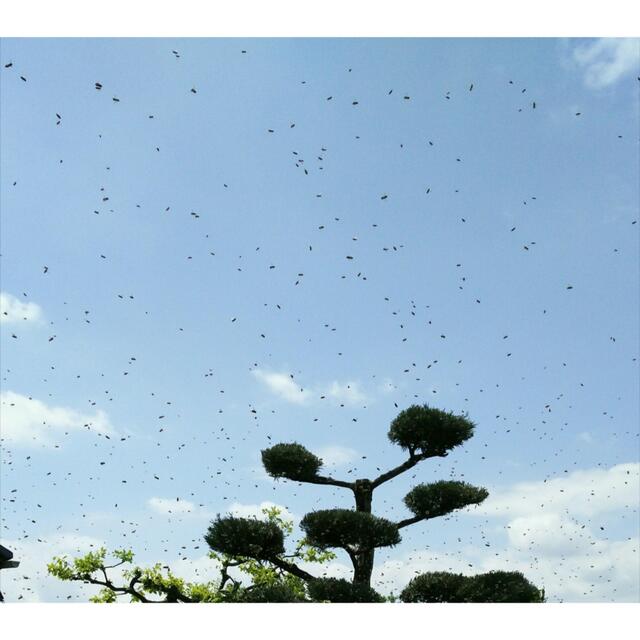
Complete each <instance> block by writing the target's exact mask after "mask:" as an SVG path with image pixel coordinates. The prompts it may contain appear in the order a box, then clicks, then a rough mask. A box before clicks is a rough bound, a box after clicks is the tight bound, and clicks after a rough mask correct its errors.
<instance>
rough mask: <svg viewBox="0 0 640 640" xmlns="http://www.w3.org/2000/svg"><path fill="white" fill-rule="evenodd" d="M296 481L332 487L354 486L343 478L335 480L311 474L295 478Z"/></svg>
mask: <svg viewBox="0 0 640 640" xmlns="http://www.w3.org/2000/svg"><path fill="white" fill-rule="evenodd" d="M289 479H291V478H289ZM296 482H308V483H310V484H330V485H333V486H334V487H344V488H345V489H351V490H353V487H354V483H353V482H346V481H345V480H335V479H334V478H330V477H328V476H313V477H312V478H308V479H305V480H296Z"/></svg>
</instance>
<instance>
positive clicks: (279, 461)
mask: <svg viewBox="0 0 640 640" xmlns="http://www.w3.org/2000/svg"><path fill="white" fill-rule="evenodd" d="M262 464H263V465H264V468H265V470H266V472H267V473H268V474H269V475H270V476H271V477H272V478H288V479H289V480H299V481H304V480H309V479H310V478H313V477H315V476H316V475H317V474H318V471H319V470H320V467H322V460H321V459H320V458H318V457H317V456H314V455H313V453H311V451H308V450H307V449H305V448H304V447H303V446H302V445H301V444H298V443H297V442H292V443H288V444H287V443H282V444H276V445H274V446H273V447H269V448H268V449H264V450H263V451H262Z"/></svg>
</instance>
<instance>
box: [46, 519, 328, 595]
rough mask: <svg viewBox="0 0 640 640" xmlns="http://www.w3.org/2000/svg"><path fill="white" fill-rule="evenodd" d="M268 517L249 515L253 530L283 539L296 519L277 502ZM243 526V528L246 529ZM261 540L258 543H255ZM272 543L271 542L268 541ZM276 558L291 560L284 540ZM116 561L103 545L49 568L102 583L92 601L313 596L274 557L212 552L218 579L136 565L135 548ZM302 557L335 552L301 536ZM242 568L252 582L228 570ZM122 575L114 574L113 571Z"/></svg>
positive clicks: (321, 559) (315, 559)
mask: <svg viewBox="0 0 640 640" xmlns="http://www.w3.org/2000/svg"><path fill="white" fill-rule="evenodd" d="M262 512H263V514H264V515H265V516H266V521H260V520H258V519H257V518H256V519H244V520H242V521H241V523H240V525H239V526H240V527H241V528H242V526H243V525H244V521H245V520H248V521H249V522H251V523H252V524H253V526H254V531H267V532H268V531H270V530H271V529H273V530H275V531H278V532H279V536H280V538H279V539H281V540H282V542H283V543H284V539H285V538H286V537H288V536H290V535H291V534H292V532H293V522H291V521H289V520H286V519H284V518H283V517H282V515H281V511H280V509H278V508H277V507H272V508H265V509H262ZM242 530H243V531H244V529H242ZM225 532H227V533H232V534H233V533H236V532H235V531H233V520H231V522H230V523H229V521H227V528H226V529H225V528H224V527H223V528H222V529H221V531H220V532H219V533H220V535H223V534H224V533H225ZM256 542H257V545H256V544H255V543H256ZM259 544H260V542H259V541H254V546H252V547H251V550H252V551H253V552H254V553H255V555H258V556H259V555H261V554H260V546H259ZM267 544H268V543H267ZM268 549H269V552H270V553H272V552H273V553H275V556H274V558H275V559H277V560H278V559H279V560H280V561H281V562H283V563H284V562H286V559H285V557H284V544H282V547H277V548H276V547H273V546H271V547H268ZM111 556H113V559H114V560H113V561H109V563H107V562H108V561H107V550H106V549H105V548H100V549H98V550H97V551H92V552H89V553H87V554H86V555H84V556H82V557H79V558H74V559H71V560H69V559H68V558H67V557H66V556H62V557H55V558H53V560H52V562H50V563H49V564H48V565H47V569H48V572H49V573H50V574H51V575H53V576H55V577H57V578H59V579H60V580H65V581H76V582H83V583H85V584H94V585H98V586H101V587H102V589H101V591H100V592H99V594H98V595H96V596H94V597H92V598H90V600H91V601H92V602H116V601H117V599H118V598H120V597H123V596H124V597H128V598H129V599H130V601H131V602H143V603H150V602H303V601H306V600H308V594H307V588H306V582H305V581H304V580H302V579H301V578H299V577H297V576H295V575H292V574H291V573H290V572H289V571H286V570H284V569H282V568H280V567H278V566H276V565H274V564H273V563H272V562H269V563H267V562H265V561H264V560H262V559H260V558H256V557H247V556H240V555H238V554H227V553H216V552H215V551H211V552H210V553H209V557H210V558H211V559H212V560H215V561H217V563H218V567H219V573H220V576H219V579H218V580H217V581H214V582H202V583H195V582H187V581H185V580H183V579H182V578H179V577H177V576H175V575H174V574H173V573H172V572H171V570H170V568H169V567H167V566H162V565H161V564H160V563H157V564H155V565H153V566H152V567H147V568H144V567H140V566H137V565H134V563H133V561H134V554H133V552H132V551H131V550H125V549H122V550H115V551H113V552H112V553H111ZM289 557H291V558H296V559H298V560H300V561H303V562H308V563H317V564H323V563H326V562H328V561H329V560H332V559H333V558H334V557H335V554H333V553H332V552H330V551H320V550H318V549H317V548H315V547H311V546H310V545H309V544H308V543H307V541H306V540H304V539H303V540H300V541H299V542H298V543H297V544H296V546H295V549H294V551H293V553H292V554H291V556H289ZM233 567H237V568H238V570H239V571H240V572H241V573H243V574H245V575H246V576H247V577H248V578H249V579H250V582H249V583H248V584H247V585H243V583H242V581H241V580H238V579H237V578H234V577H232V575H231V574H230V573H229V569H231V568H233ZM114 570H118V572H119V574H120V575H119V576H118V577H114V576H113V571H114Z"/></svg>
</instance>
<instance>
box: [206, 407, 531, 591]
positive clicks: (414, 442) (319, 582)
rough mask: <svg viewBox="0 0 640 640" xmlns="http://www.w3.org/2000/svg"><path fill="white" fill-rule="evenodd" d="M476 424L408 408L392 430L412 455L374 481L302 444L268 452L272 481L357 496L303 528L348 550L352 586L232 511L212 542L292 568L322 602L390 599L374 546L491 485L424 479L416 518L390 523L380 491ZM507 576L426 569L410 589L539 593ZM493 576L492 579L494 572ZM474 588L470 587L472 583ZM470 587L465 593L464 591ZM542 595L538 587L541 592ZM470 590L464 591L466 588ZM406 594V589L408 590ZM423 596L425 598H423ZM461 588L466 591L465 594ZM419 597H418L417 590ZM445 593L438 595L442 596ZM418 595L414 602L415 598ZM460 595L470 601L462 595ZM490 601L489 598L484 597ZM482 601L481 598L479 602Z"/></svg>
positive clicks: (416, 495)
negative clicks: (341, 471) (307, 565)
mask: <svg viewBox="0 0 640 640" xmlns="http://www.w3.org/2000/svg"><path fill="white" fill-rule="evenodd" d="M474 427H475V425H474V424H473V422H471V420H469V419H468V417H467V416H466V415H455V414H453V413H451V412H447V411H441V410H440V409H435V408H432V407H429V406H427V405H422V406H419V405H414V406H411V407H409V408H408V409H405V410H404V411H401V412H400V414H399V415H398V416H397V417H396V418H395V420H393V422H392V423H391V427H390V429H389V432H388V437H389V439H390V440H391V442H393V443H395V444H398V445H399V446H400V447H401V448H402V449H403V450H404V451H406V452H407V453H408V457H407V459H406V460H405V461H404V462H402V463H401V464H399V465H398V466H396V467H394V468H392V469H390V470H389V471H386V472H385V473H382V474H381V475H379V476H377V477H376V478H374V479H373V480H371V479H368V478H362V479H359V480H355V481H353V482H347V481H345V480H338V479H335V478H332V477H329V476H325V475H321V473H320V471H321V469H322V460H321V459H320V458H318V457H317V456H315V455H314V454H313V453H311V452H310V451H308V450H307V449H305V448H304V447H303V446H302V445H301V444H299V443H297V442H293V443H281V444H276V445H274V446H272V447H269V448H268V449H265V450H263V451H262V463H263V465H264V468H265V470H266V471H267V473H268V474H269V475H270V476H271V477H273V478H285V479H288V480H294V481H297V482H305V483H310V484H323V485H331V486H335V487H341V488H344V489H348V490H349V491H351V492H352V493H353V496H354V500H355V509H354V510H350V509H326V510H318V511H313V512H311V513H308V514H307V515H306V516H305V517H304V518H303V519H302V521H301V523H300V526H301V528H302V530H303V531H304V532H305V534H306V538H305V540H306V542H307V543H308V544H309V545H311V546H312V547H316V548H318V549H321V550H327V549H342V550H344V551H345V552H346V553H347V555H348V556H349V558H350V560H351V563H352V564H353V579H352V581H351V583H349V582H348V581H345V580H336V579H321V578H317V577H315V576H313V575H311V574H310V573H308V572H306V571H304V570H303V569H301V568H300V567H298V566H297V565H296V564H295V563H293V562H291V561H289V560H288V559H285V558H284V557H283V553H282V549H283V548H282V546H281V544H282V540H281V538H278V534H277V532H276V531H275V530H274V529H269V528H267V527H265V523H259V522H257V521H255V520H253V519H250V518H235V517H232V516H227V517H223V518H220V517H218V519H217V520H215V521H214V522H212V523H211V526H210V527H209V529H208V531H207V534H206V536H205V539H206V541H207V543H208V544H209V546H210V547H211V548H212V549H213V550H214V551H221V552H223V553H232V554H238V555H243V556H248V557H252V558H256V559H258V560H260V561H263V562H268V563H271V564H273V565H274V566H275V567H278V568H279V569H281V570H282V571H287V572H289V573H291V575H293V576H295V577H297V578H300V579H301V580H303V581H305V582H306V583H307V589H308V594H309V596H310V597H311V599H313V600H316V601H330V602H365V601H366V602H378V601H382V600H383V598H382V596H380V594H377V593H376V592H375V591H374V590H373V589H372V588H371V574H372V572H373V566H374V557H375V550H376V549H377V548H379V547H392V546H394V545H396V544H398V543H399V542H400V540H401V537H400V530H401V529H403V528H404V527H407V526H410V525H412V524H415V523H417V522H420V521H422V520H429V519H431V518H437V517H439V516H444V515H446V514H448V513H451V512H452V511H455V510H457V509H462V508H464V507H467V506H470V505H477V504H480V503H481V502H482V501H483V500H484V499H485V498H486V497H487V496H488V492H487V491H486V489H483V488H481V487H474V486H473V485H470V484H467V483H466V482H457V481H439V482H433V483H429V484H420V485H418V486H416V487H414V488H413V489H412V490H411V491H410V492H409V493H408V494H407V495H406V496H405V498H404V503H405V505H406V506H407V508H408V509H409V511H411V512H412V513H413V516H412V517H409V518H406V519H404V520H400V521H399V522H391V521H390V520H387V519H385V518H381V517H378V516H375V515H373V514H372V513H371V508H372V500H373V492H374V491H375V489H377V488H378V487H379V486H380V485H382V484H384V483H385V482H388V481H389V480H392V479H393V478H395V477H396V476H399V475H400V474H402V473H404V472H405V471H408V470H409V469H411V468H412V467H415V466H416V465H417V464H418V463H420V462H422V461H423V460H426V459H428V458H435V457H438V458H442V457H445V456H447V455H449V452H450V451H451V450H452V449H454V448H456V447H458V446H460V445H462V444H463V443H464V442H465V441H466V440H468V439H469V438H471V437H472V435H473V431H474ZM497 573H500V576H498V577H496V575H494V574H483V575H482V576H476V578H475V579H474V580H475V582H469V579H467V578H464V577H463V576H456V575H455V574H425V576H421V578H422V581H418V582H415V580H416V579H414V581H412V585H413V586H411V588H409V587H407V589H408V591H407V589H405V591H406V593H407V600H406V601H407V602H438V601H456V602H459V601H467V602H478V601H483V602H490V601H493V600H496V601H501V602H507V601H509V600H508V598H509V597H512V598H515V600H516V601H521V602H528V601H531V600H530V598H532V597H533V596H532V595H531V593H532V592H530V590H528V587H527V585H528V586H529V587H531V588H532V589H534V590H535V587H533V585H530V584H529V583H528V582H527V581H526V580H524V577H523V576H521V574H518V575H520V576H521V578H522V580H524V583H526V584H524V583H523V582H522V580H520V578H517V577H514V575H515V574H507V573H503V572H502V573H501V572H497ZM489 576H491V577H489ZM470 585H471V586H470ZM465 588H466V589H467V591H464V589H465ZM421 589H422V591H421ZM535 591H536V592H537V590H535ZM463 592H464V593H463ZM403 593H405V592H403ZM419 593H422V594H423V596H421V597H423V599H422V600H420V599H417V598H418V595H415V594H419ZM460 593H462V595H460ZM411 594H414V595H411ZM438 594H439V595H438ZM411 598H414V599H411ZM460 598H463V599H462V600H461V599H460ZM482 598H484V600H482ZM479 599H480V600H479Z"/></svg>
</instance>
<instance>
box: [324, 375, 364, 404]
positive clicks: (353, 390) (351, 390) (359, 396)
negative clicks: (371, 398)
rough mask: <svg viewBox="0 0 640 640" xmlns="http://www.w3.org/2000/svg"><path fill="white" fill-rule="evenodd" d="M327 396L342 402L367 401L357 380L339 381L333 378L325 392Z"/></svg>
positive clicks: (358, 402) (359, 402) (355, 402)
mask: <svg viewBox="0 0 640 640" xmlns="http://www.w3.org/2000/svg"><path fill="white" fill-rule="evenodd" d="M325 395H327V396H328V397H329V398H332V399H333V400H335V401H336V402H340V403H344V404H361V403H363V402H366V401H367V396H366V394H365V393H364V392H363V391H362V390H361V389H360V385H359V384H358V383H357V382H345V383H342V384H341V383H340V382H338V381H337V380H334V381H333V382H332V383H331V384H330V385H329V387H328V389H327V391H326V392H325Z"/></svg>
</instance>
